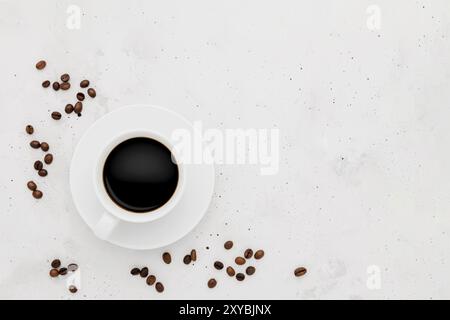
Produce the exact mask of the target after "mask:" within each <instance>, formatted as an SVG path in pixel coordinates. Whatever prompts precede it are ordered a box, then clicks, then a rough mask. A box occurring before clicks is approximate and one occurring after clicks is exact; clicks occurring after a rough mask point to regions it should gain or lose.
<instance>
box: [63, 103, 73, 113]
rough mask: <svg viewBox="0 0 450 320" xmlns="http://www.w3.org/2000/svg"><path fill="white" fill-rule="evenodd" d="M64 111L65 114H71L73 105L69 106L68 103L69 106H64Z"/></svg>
mask: <svg viewBox="0 0 450 320" xmlns="http://www.w3.org/2000/svg"><path fill="white" fill-rule="evenodd" d="M64 111H65V112H66V113H67V114H69V113H72V112H73V105H71V104H70V103H69V104H66V107H65V108H64Z"/></svg>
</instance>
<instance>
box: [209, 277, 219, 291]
mask: <svg viewBox="0 0 450 320" xmlns="http://www.w3.org/2000/svg"><path fill="white" fill-rule="evenodd" d="M216 285H217V281H216V279H214V278H213V279H209V280H208V288H210V289H212V288H214V287H215V286H216Z"/></svg>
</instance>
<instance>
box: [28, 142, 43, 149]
mask: <svg viewBox="0 0 450 320" xmlns="http://www.w3.org/2000/svg"><path fill="white" fill-rule="evenodd" d="M30 146H31V147H32V148H33V149H38V148H40V147H41V143H40V142H39V141H37V140H33V141H31V142H30Z"/></svg>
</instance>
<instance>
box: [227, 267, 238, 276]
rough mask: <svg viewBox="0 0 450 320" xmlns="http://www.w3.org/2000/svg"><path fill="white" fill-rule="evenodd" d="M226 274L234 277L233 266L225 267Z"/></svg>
mask: <svg viewBox="0 0 450 320" xmlns="http://www.w3.org/2000/svg"><path fill="white" fill-rule="evenodd" d="M227 274H228V275H229V276H230V277H234V275H235V274H236V272H235V271H234V269H233V267H227Z"/></svg>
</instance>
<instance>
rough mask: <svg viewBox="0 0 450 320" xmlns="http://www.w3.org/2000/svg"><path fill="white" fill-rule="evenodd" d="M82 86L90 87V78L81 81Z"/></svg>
mask: <svg viewBox="0 0 450 320" xmlns="http://www.w3.org/2000/svg"><path fill="white" fill-rule="evenodd" d="M80 87H82V88H87V87H89V80H83V81H81V82H80Z"/></svg>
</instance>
